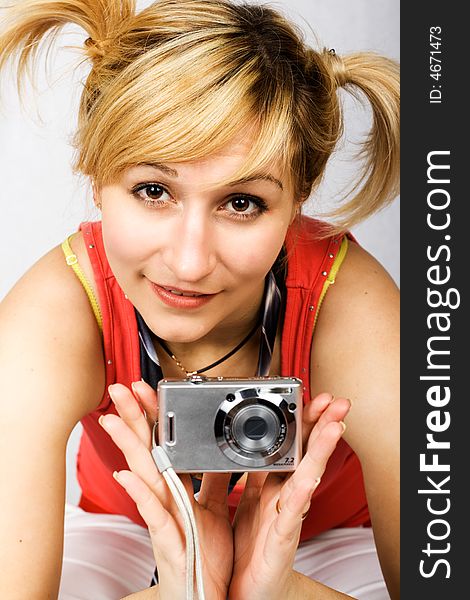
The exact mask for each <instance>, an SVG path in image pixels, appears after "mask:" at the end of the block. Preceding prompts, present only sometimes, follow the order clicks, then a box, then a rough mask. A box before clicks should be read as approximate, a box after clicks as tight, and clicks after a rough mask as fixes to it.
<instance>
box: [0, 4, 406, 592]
mask: <svg viewBox="0 0 470 600" xmlns="http://www.w3.org/2000/svg"><path fill="white" fill-rule="evenodd" d="M69 22H72V23H75V24H78V25H80V26H81V27H82V28H83V29H85V31H86V33H87V36H88V37H87V38H86V40H85V43H84V51H85V52H86V54H87V56H88V57H89V58H90V59H91V61H92V69H91V71H90V74H89V76H88V79H87V81H86V84H85V86H84V89H83V93H82V97H81V103H80V112H79V122H78V129H77V134H76V138H75V146H76V150H77V159H76V164H75V168H76V170H77V171H78V172H80V173H82V174H84V175H85V176H87V177H89V178H90V181H91V183H92V186H93V194H94V199H95V203H96V206H97V207H98V208H99V210H100V211H101V214H102V218H101V221H100V222H96V223H91V222H87V223H83V224H82V225H81V227H80V230H79V231H78V232H76V233H75V234H74V235H72V236H71V237H70V238H69V239H68V240H66V241H65V242H64V244H62V246H59V247H57V248H54V249H52V250H51V251H50V252H49V253H48V254H47V255H46V256H44V257H43V258H41V259H40V260H39V261H38V262H37V263H36V264H35V265H34V266H33V267H32V268H31V269H30V270H29V271H28V272H27V273H26V274H25V275H24V277H23V278H22V279H21V280H20V281H19V282H18V283H17V284H16V285H15V287H14V288H13V289H12V290H11V292H10V293H9V294H8V295H7V297H6V298H5V300H4V301H3V303H2V307H1V313H0V336H1V342H2V343H1V347H0V357H1V360H0V369H1V370H2V377H1V378H0V381H1V386H2V393H1V409H0V410H1V412H0V416H1V418H0V424H1V425H0V426H1V436H0V439H1V444H2V452H1V454H0V473H1V477H2V481H3V482H4V484H3V485H2V486H1V492H0V498H1V510H0V528H1V535H0V539H1V540H2V541H1V547H2V550H4V555H3V556H2V563H1V564H2V577H1V580H0V590H1V592H2V594H1V595H2V597H8V598H11V599H13V598H25V597H27V598H31V599H32V598H46V597H51V598H52V597H56V596H57V595H58V594H59V597H60V598H64V599H66V598H77V597H78V598H93V599H96V600H99V599H101V598H118V597H122V596H124V595H126V594H128V593H130V592H132V591H137V590H139V589H142V588H143V587H145V585H146V583H148V582H149V580H150V577H151V575H152V573H153V570H154V566H155V561H156V564H157V568H158V584H157V585H155V586H153V587H152V588H151V589H149V590H147V591H145V592H142V593H141V594H136V597H142V598H147V597H160V598H162V599H167V598H169V599H170V598H171V599H172V600H173V599H177V598H184V597H185V586H184V569H185V559H184V553H185V552H184V551H185V548H184V542H183V540H184V537H183V534H182V531H183V530H182V525H181V519H180V517H179V515H178V512H177V510H176V507H175V505H174V502H173V500H172V499H171V497H170V495H169V491H168V489H167V487H166V486H165V484H164V481H163V479H162V478H161V476H160V475H159V473H158V471H157V469H156V467H155V466H154V464H153V462H152V459H151V455H150V453H149V448H150V432H151V426H152V423H153V422H154V421H155V419H156V418H157V412H158V398H157V396H156V393H155V388H156V385H157V383H158V380H159V379H161V378H162V377H179V378H181V377H185V376H186V375H187V374H188V373H192V372H201V373H204V374H205V375H207V376H227V377H228V376H230V377H240V378H242V377H253V376H257V375H267V374H270V375H290V376H296V377H299V378H301V379H302V381H303V386H304V388H303V393H304V403H305V408H304V418H303V444H304V458H303V460H302V462H301V464H300V466H299V467H298V468H297V470H296V472H295V473H294V474H293V476H292V477H280V476H275V475H270V476H269V477H266V474H260V473H256V474H252V475H249V476H248V478H242V479H241V480H240V481H238V482H235V481H234V480H232V481H231V482H229V479H230V476H229V475H220V474H216V475H210V474H206V475H204V477H203V478H202V482H200V481H199V482H198V480H197V479H196V478H193V479H191V478H190V477H189V476H187V477H183V478H182V479H183V481H184V483H185V485H186V487H187V489H188V491H189V492H190V495H191V497H192V496H193V492H194V491H198V494H197V500H196V499H193V507H194V512H195V516H196V520H197V522H198V529H199V532H200V536H201V552H202V559H203V575H204V585H205V589H206V596H207V598H210V599H213V598H214V599H219V598H220V599H221V598H226V597H227V596H228V597H230V598H232V599H236V600H243V599H245V598H246V599H249V600H256V599H258V598H259V599H260V600H261V599H266V598H270V600H275V599H277V598H279V599H281V598H282V599H284V598H321V599H323V598H325V599H328V598H331V599H334V598H344V597H345V594H348V595H349V596H352V597H357V598H361V599H362V598H364V599H367V600H371V599H379V598H387V597H388V596H390V597H391V598H392V599H395V598H398V597H399V575H398V566H399V561H398V548H399V539H398V534H399V527H398V520H399V514H398V513H399V505H398V492H399V485H398V480H399V468H398V465H399V455H398V439H399V436H398V350H397V348H398V306H397V304H398V300H397V295H398V294H397V290H396V287H395V285H394V284H393V282H392V281H391V279H390V277H389V276H388V275H387V274H386V272H385V271H384V269H383V268H382V267H381V266H380V265H379V264H378V262H377V261H376V260H374V258H372V257H371V256H370V255H369V254H368V253H367V252H365V251H364V250H363V249H361V248H360V246H358V245H357V244H356V243H355V242H354V240H353V239H352V237H351V236H350V235H349V234H348V233H345V232H346V231H347V230H348V229H349V228H350V227H351V226H352V225H354V224H356V223H358V222H360V221H361V220H362V219H364V218H365V217H367V216H368V215H370V214H371V213H372V212H374V211H375V210H377V209H379V208H381V207H382V206H384V205H385V204H386V203H387V202H389V201H390V200H391V199H393V198H394V196H395V195H396V192H397V178H398V132H399V125H398V69H397V66H396V64H394V63H393V62H392V61H390V60H388V59H385V58H382V57H379V56H376V55H374V54H353V55H349V56H345V57H340V56H338V55H337V54H336V53H335V51H334V50H328V49H324V50H318V51H317V50H313V49H311V48H309V47H308V46H307V45H306V44H305V43H304V42H303V40H302V37H301V34H300V33H299V32H298V31H297V30H296V29H295V28H294V26H293V25H292V24H290V23H289V22H288V21H286V20H285V19H284V18H283V17H282V16H281V15H280V14H279V13H277V12H276V11H274V10H273V9H271V8H269V7H266V6H258V5H251V4H239V3H232V2H229V1H228V0H194V1H193V0H181V1H178V2H176V1H174V0H161V1H158V2H156V3H154V4H152V5H151V6H149V7H148V8H146V9H144V10H142V11H141V12H137V11H136V8H135V5H134V2H132V1H131V0H120V1H118V0H64V1H61V2H56V1H46V0H24V1H21V2H19V3H17V4H14V5H13V6H12V7H10V8H9V9H8V11H6V12H5V15H4V23H3V25H2V32H1V33H0V67H2V66H3V65H4V64H5V63H6V62H7V60H9V59H10V58H11V57H12V56H13V55H14V54H15V53H16V52H17V51H19V52H20V53H19V63H18V69H19V71H18V73H19V78H20V79H21V76H22V75H23V73H24V72H25V70H26V68H27V67H28V66H29V65H30V64H31V63H30V61H31V60H33V59H34V58H35V55H36V53H37V49H38V44H39V42H40V41H41V39H42V38H43V37H44V36H47V35H49V34H54V33H56V32H57V31H58V29H59V28H60V27H61V26H62V25H64V24H66V23H69ZM343 87H344V88H345V89H350V90H351V91H352V92H356V91H360V92H362V93H363V94H364V95H365V96H366V98H367V99H368V100H369V102H370V104H371V107H372V111H373V125H372V130H371V133H370V136H369V138H368V139H367V141H366V143H365V145H364V152H363V157H364V175H363V177H362V178H359V181H360V184H361V185H360V186H359V187H358V188H357V189H356V193H355V195H354V196H353V197H352V199H350V200H349V201H348V202H347V203H345V204H344V206H343V207H342V208H341V210H339V211H338V214H337V215H336V217H338V219H337V220H336V225H335V227H332V226H327V225H326V224H325V223H321V222H319V221H315V220H313V219H310V218H307V217H304V216H302V214H301V207H302V204H303V202H304V201H305V200H306V199H307V198H308V197H309V196H310V194H311V192H312V190H313V189H314V187H315V186H316V185H317V184H318V182H319V181H320V179H321V177H322V175H323V173H324V171H325V166H326V164H327V161H328V159H329V157H330V156H331V153H332V152H333V150H334V149H335V147H336V144H337V141H338V139H339V137H340V135H341V131H342V114H341V106H340V102H339V98H338V90H339V89H340V88H343ZM333 283H334V285H332V284H333ZM118 414H119V415H120V416H118ZM144 414H145V416H144ZM346 415H347V418H346ZM78 421H81V422H82V424H83V427H84V434H83V437H82V440H81V446H80V452H79V457H78V477H79V482H80V485H81V488H82V498H81V501H80V508H68V509H67V510H66V515H65V549H64V548H63V540H64V519H63V517H64V485H65V483H64V480H65V469H64V465H65V448H66V444H67V439H68V437H69V435H70V432H71V431H72V429H73V428H74V426H75V424H76V423H77V422H78ZM344 421H345V422H346V424H347V426H346V425H345V424H344ZM113 473H114V476H113ZM312 494H313V495H312ZM227 496H228V497H227ZM237 505H238V509H237V510H236V513H235V509H236V507H237ZM234 513H235V516H234ZM232 517H234V518H233V519H232ZM147 528H148V532H147ZM299 542H300V543H299ZM375 546H376V548H377V550H376V549H375ZM377 555H378V560H379V561H380V567H379V563H378V562H377ZM62 559H63V569H62V577H61V563H62ZM25 572H26V573H27V576H26V577H25ZM382 574H383V575H382ZM59 586H60V592H59V591H58V590H59ZM387 590H388V591H387ZM346 597H347V596H346Z"/></svg>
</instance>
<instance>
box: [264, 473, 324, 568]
mask: <svg viewBox="0 0 470 600" xmlns="http://www.w3.org/2000/svg"><path fill="white" fill-rule="evenodd" d="M313 490H314V487H313V486H312V485H311V484H309V483H308V482H306V481H302V482H301V483H299V484H298V485H297V486H296V488H295V489H294V490H293V491H292V493H291V494H290V495H289V498H288V499H287V500H286V502H285V504H283V505H282V506H281V509H280V511H279V513H278V514H276V518H275V519H274V521H273V523H272V525H271V527H270V528H269V530H268V534H267V536H266V541H265V544H264V548H263V553H264V559H265V561H266V562H267V563H268V564H269V565H270V567H271V569H272V570H273V571H274V572H276V571H277V572H281V571H282V570H284V569H285V568H286V566H288V565H290V564H291V562H293V560H294V556H295V552H296V550H297V546H298V542H299V537H300V530H301V526H302V514H303V513H304V512H305V510H306V506H307V505H308V504H309V502H310V498H311V495H312V493H313Z"/></svg>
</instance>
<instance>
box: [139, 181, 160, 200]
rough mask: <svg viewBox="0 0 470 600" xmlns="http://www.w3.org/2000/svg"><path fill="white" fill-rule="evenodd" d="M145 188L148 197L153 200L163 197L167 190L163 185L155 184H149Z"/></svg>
mask: <svg viewBox="0 0 470 600" xmlns="http://www.w3.org/2000/svg"><path fill="white" fill-rule="evenodd" d="M144 189H145V192H146V195H147V197H148V198H150V199H151V200H159V199H160V198H161V195H162V194H163V193H165V190H164V189H163V188H162V187H161V186H159V185H154V184H152V185H148V186H147V187H145V188H144Z"/></svg>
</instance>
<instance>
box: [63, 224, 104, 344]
mask: <svg viewBox="0 0 470 600" xmlns="http://www.w3.org/2000/svg"><path fill="white" fill-rule="evenodd" d="M74 235H75V234H72V235H69V237H68V238H67V239H66V240H64V241H63V242H62V244H61V248H62V250H63V252H64V254H65V260H66V262H67V264H68V265H69V267H72V269H73V270H74V272H75V275H76V276H77V277H78V279H79V280H80V283H81V284H82V286H83V288H84V289H85V292H86V294H87V296H88V300H89V301H90V304H91V308H92V309H93V313H94V315H95V318H96V322H97V323H98V327H99V328H100V331H101V332H103V319H102V317H101V310H100V305H99V304H98V301H97V299H96V296H95V293H94V292H93V288H92V287H91V285H90V283H89V281H88V279H87V278H86V277H85V273H84V272H83V271H82V269H81V267H80V265H79V263H78V258H77V255H76V254H74V253H73V250H72V248H71V246H70V240H71V239H72V238H73V236H74Z"/></svg>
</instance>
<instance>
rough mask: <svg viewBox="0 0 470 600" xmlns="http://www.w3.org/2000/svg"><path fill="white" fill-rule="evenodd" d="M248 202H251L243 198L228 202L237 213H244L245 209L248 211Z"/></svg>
mask: <svg viewBox="0 0 470 600" xmlns="http://www.w3.org/2000/svg"><path fill="white" fill-rule="evenodd" d="M250 202H252V201H251V200H249V199H248V198H243V197H239V198H234V199H233V200H231V201H230V203H231V204H232V207H233V208H234V209H235V210H236V211H237V212H245V211H246V210H247V209H249V208H250Z"/></svg>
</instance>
